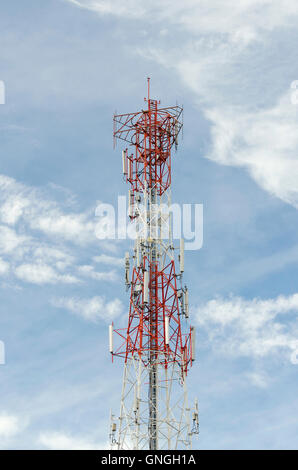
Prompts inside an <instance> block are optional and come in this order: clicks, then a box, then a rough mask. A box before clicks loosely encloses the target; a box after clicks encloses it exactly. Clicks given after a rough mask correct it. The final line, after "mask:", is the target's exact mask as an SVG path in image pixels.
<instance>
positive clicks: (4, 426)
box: [0, 412, 23, 439]
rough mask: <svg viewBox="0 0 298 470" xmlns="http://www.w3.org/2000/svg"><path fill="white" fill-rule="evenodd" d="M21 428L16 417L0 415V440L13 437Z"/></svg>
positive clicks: (5, 414)
mask: <svg viewBox="0 0 298 470" xmlns="http://www.w3.org/2000/svg"><path fill="white" fill-rule="evenodd" d="M22 428H23V426H21V423H20V420H19V418H18V417H17V416H14V415H10V414H7V413H4V412H3V413H0V438H2V439H8V438H11V437H14V436H15V435H16V434H18V433H19V432H20V430H21V429H22Z"/></svg>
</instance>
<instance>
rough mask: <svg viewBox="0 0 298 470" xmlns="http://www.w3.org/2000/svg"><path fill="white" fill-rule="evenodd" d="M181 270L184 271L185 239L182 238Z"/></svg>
mask: <svg viewBox="0 0 298 470" xmlns="http://www.w3.org/2000/svg"><path fill="white" fill-rule="evenodd" d="M180 272H181V273H183V272H184V239H183V238H180Z"/></svg>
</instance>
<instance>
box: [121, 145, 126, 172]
mask: <svg viewBox="0 0 298 470" xmlns="http://www.w3.org/2000/svg"><path fill="white" fill-rule="evenodd" d="M122 168H123V175H127V168H126V150H122Z"/></svg>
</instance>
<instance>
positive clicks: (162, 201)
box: [110, 79, 198, 450]
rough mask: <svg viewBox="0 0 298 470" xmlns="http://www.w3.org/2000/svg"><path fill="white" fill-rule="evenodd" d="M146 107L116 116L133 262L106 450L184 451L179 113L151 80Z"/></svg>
mask: <svg viewBox="0 0 298 470" xmlns="http://www.w3.org/2000/svg"><path fill="white" fill-rule="evenodd" d="M145 101H146V103H147V109H146V110H142V111H140V112H136V113H130V114H121V115H115V116H114V139H115V140H116V139H121V140H123V141H125V142H127V143H128V144H129V146H130V151H129V149H128V148H126V149H125V150H123V152H122V158H123V174H124V176H125V178H126V181H127V182H128V183H129V184H130V190H129V217H130V219H131V220H132V221H134V223H135V229H136V239H135V246H134V250H133V253H132V256H130V254H129V253H126V255H125V282H126V286H127V289H130V309H129V317H128V326H127V328H125V329H114V327H113V326H112V325H111V326H110V352H111V354H112V356H113V357H114V356H119V357H122V358H123V359H124V375H123V384H122V395H121V405H120V417H119V429H118V432H117V426H116V421H115V418H114V416H113V415H112V419H111V433H110V436H111V444H112V448H113V447H116V448H117V449H150V450H157V449H180V448H186V449H189V448H191V438H192V434H194V433H197V432H198V411H197V405H196V406H195V410H194V413H193V425H192V427H191V424H190V416H189V412H190V409H189V407H188V401H187V390H186V377H187V373H188V371H189V368H190V367H191V366H192V364H193V361H194V344H195V332H194V328H193V327H189V326H187V318H188V291H187V288H186V286H184V287H183V286H182V274H183V271H184V241H183V239H181V240H180V253H179V260H180V270H179V272H176V269H175V247H174V244H173V239H172V221H171V219H172V214H171V211H170V205H171V195H170V186H171V149H172V147H173V145H175V147H176V148H177V141H178V134H179V132H180V130H181V128H182V121H181V117H182V111H183V109H182V108H181V107H180V106H172V107H167V108H161V107H159V104H160V102H158V101H157V100H153V99H151V98H150V79H148V96H147V98H145ZM131 262H132V263H131ZM131 264H132V273H131V276H130V271H131ZM114 332H115V333H116V335H117V338H118V340H119V341H118V344H117V346H116V348H114V345H113V333H114Z"/></svg>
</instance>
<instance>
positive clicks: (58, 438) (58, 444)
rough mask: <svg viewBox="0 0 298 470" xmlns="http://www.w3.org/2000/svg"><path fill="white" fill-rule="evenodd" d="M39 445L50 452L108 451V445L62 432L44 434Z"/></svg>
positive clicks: (40, 437)
mask: <svg viewBox="0 0 298 470" xmlns="http://www.w3.org/2000/svg"><path fill="white" fill-rule="evenodd" d="M38 441H39V443H40V444H42V445H43V446H44V447H46V448H47V449H50V450H102V449H108V448H109V446H108V443H105V444H98V443H97V442H94V441H92V442H91V441H89V440H86V439H84V438H78V437H74V436H70V435H67V434H65V433H62V432H47V433H42V434H41V435H40V436H39V439H38Z"/></svg>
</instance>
